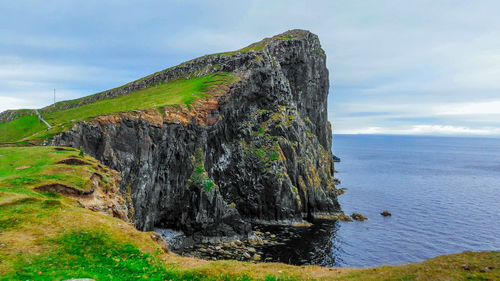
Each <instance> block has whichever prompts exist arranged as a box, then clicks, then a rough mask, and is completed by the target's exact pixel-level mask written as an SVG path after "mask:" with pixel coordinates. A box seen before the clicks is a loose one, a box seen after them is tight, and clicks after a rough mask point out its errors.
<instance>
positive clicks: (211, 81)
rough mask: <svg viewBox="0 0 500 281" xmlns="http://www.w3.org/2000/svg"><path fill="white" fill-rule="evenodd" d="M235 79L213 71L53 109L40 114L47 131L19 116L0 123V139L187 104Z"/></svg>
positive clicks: (48, 134) (32, 119) (31, 118)
mask: <svg viewBox="0 0 500 281" xmlns="http://www.w3.org/2000/svg"><path fill="white" fill-rule="evenodd" d="M237 79H238V78H237V77H234V76H231V75H229V74H227V73H213V74H209V75H206V76H202V77H198V78H193V79H181V80H175V81H171V82H168V83H164V84H159V85H157V86H153V87H150V88H146V89H142V90H138V91H135V92H132V93H130V94H127V95H124V96H121V97H116V98H108V99H103V100H99V101H96V102H94V103H90V104H85V105H82V106H79V107H75V108H70V109H66V110H63V109H61V110H57V111H53V112H50V113H48V114H43V117H44V119H45V120H46V121H47V122H49V124H51V125H52V126H54V127H53V128H52V129H50V130H48V129H47V126H46V125H45V124H43V123H42V122H41V121H39V120H38V118H37V116H36V115H34V116H23V117H21V118H19V119H16V120H14V121H11V122H9V123H0V142H16V141H20V140H22V139H25V138H30V137H38V138H48V137H51V136H53V135H54V134H57V133H59V132H62V131H64V130H67V129H69V128H71V126H72V125H73V124H74V123H75V122H78V121H83V120H88V119H91V118H93V117H96V116H101V115H107V114H113V113H119V112H129V111H134V110H146V109H161V108H163V107H165V106H168V105H181V104H184V105H187V106H188V107H189V106H190V104H191V103H192V102H193V101H195V100H196V99H200V98H203V97H207V96H209V95H210V93H211V91H212V90H213V89H214V88H215V87H216V86H218V85H221V84H223V85H229V84H231V83H233V82H235V81H236V80H237ZM83 99H84V98H82V99H78V100H72V101H66V102H61V103H58V105H57V106H58V107H61V104H75V103H78V102H79V101H81V100H83ZM37 133H38V134H37Z"/></svg>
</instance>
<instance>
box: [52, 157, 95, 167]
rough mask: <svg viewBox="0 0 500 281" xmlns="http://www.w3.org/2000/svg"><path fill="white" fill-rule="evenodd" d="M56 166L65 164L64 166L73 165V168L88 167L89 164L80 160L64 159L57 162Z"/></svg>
mask: <svg viewBox="0 0 500 281" xmlns="http://www.w3.org/2000/svg"><path fill="white" fill-rule="evenodd" d="M56 164H66V165H75V166H84V165H90V163H88V162H85V161H83V160H80V159H76V158H69V159H64V160H61V161H59V162H57V163H56Z"/></svg>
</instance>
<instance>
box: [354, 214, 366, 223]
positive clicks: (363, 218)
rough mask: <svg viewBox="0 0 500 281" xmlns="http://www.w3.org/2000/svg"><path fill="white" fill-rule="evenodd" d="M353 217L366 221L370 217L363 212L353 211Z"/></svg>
mask: <svg viewBox="0 0 500 281" xmlns="http://www.w3.org/2000/svg"><path fill="white" fill-rule="evenodd" d="M351 218H353V219H355V220H357V221H365V220H367V219H368V218H367V217H365V216H363V215H362V214H359V213H352V215H351Z"/></svg>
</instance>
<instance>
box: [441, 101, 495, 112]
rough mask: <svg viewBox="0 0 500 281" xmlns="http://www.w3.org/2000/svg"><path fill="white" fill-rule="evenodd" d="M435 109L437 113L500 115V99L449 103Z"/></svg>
mask: <svg viewBox="0 0 500 281" xmlns="http://www.w3.org/2000/svg"><path fill="white" fill-rule="evenodd" d="M434 111H435V112H436V114H437V115H500V101H488V102H469V103H456V104H447V105H441V106H437V107H436V108H435V109H434Z"/></svg>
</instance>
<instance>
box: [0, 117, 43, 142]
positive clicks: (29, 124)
mask: <svg viewBox="0 0 500 281" xmlns="http://www.w3.org/2000/svg"><path fill="white" fill-rule="evenodd" d="M47 128H48V127H47V125H45V124H44V123H43V122H42V121H40V119H38V117H37V116H36V115H26V116H23V117H21V118H18V119H16V120H13V121H11V122H9V123H0V142H15V141H18V140H20V139H22V138H24V137H26V136H31V135H33V134H35V133H36V132H40V131H43V130H46V129H47Z"/></svg>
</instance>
